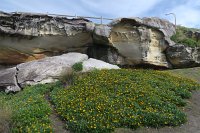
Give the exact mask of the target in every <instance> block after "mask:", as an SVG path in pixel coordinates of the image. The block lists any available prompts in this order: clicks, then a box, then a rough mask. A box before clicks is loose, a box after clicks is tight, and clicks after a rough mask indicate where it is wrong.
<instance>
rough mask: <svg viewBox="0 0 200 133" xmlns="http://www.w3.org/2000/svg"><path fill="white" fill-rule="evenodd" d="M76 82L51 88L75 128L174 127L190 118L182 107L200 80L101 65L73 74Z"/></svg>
mask: <svg viewBox="0 0 200 133" xmlns="http://www.w3.org/2000/svg"><path fill="white" fill-rule="evenodd" d="M75 78H76V80H75V82H74V85H72V86H70V87H68V88H67V89H64V88H63V89H61V88H57V89H54V90H53V91H52V92H51V97H52V100H53V102H54V104H55V107H56V110H57V112H58V113H59V115H61V116H62V117H63V119H65V120H66V121H67V125H68V128H69V129H70V130H72V131H74V132H111V131H112V130H114V128H120V127H128V128H138V127H140V126H152V127H160V126H165V125H169V126H176V125H180V124H182V123H184V122H186V115H185V114H184V113H183V112H181V111H180V109H179V107H181V106H184V105H185V101H184V100H183V98H189V97H190V96H191V92H190V91H191V90H193V89H197V88H199V87H200V86H199V84H197V83H195V82H193V81H191V80H187V79H184V78H181V77H174V76H172V75H170V74H169V73H166V72H160V71H152V70H125V69H121V70H102V71H93V72H91V73H88V74H87V75H85V76H84V75H82V76H79V77H75Z"/></svg>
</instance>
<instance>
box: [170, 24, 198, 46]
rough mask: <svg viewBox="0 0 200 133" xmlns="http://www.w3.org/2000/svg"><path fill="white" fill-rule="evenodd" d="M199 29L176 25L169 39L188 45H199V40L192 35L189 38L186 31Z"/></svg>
mask: <svg viewBox="0 0 200 133" xmlns="http://www.w3.org/2000/svg"><path fill="white" fill-rule="evenodd" d="M198 30H199V29H194V28H186V27H183V26H177V29H176V34H175V35H173V36H172V37H171V39H172V40H173V41H174V42H176V43H181V44H184V45H186V46H190V47H196V46H198V47H200V41H197V40H196V39H195V38H194V37H191V38H189V37H188V36H187V33H188V32H189V31H198Z"/></svg>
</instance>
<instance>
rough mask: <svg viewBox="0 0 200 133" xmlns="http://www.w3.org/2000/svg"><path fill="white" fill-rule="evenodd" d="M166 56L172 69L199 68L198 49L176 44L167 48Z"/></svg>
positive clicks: (199, 49) (199, 48)
mask: <svg viewBox="0 0 200 133" xmlns="http://www.w3.org/2000/svg"><path fill="white" fill-rule="evenodd" d="M166 55H167V58H168V61H169V62H170V63H171V64H173V67H174V68H185V67H195V66H200V47H196V48H191V47H187V46H184V45H182V44H177V45H174V46H171V47H169V48H168V49H167V51H166Z"/></svg>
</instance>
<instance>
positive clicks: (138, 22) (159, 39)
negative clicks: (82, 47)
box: [89, 18, 175, 67]
mask: <svg viewBox="0 0 200 133" xmlns="http://www.w3.org/2000/svg"><path fill="white" fill-rule="evenodd" d="M96 29H97V30H96ZM174 33H175V29H174V26H173V24H171V23H169V22H168V21H165V20H161V19H158V18H143V19H140V18H120V19H116V20H114V21H113V22H112V23H111V24H110V25H108V26H105V25H101V26H98V27H95V30H94V38H93V39H94V42H96V43H95V44H96V45H97V44H99V45H107V46H108V49H107V55H104V54H105V52H104V53H103V52H102V58H101V57H100V58H98V57H99V56H100V55H99V54H101V53H100V52H99V51H98V48H94V49H93V50H92V52H93V53H94V54H92V55H95V53H98V52H99V54H97V57H96V56H94V57H95V58H97V59H101V60H104V58H105V57H107V59H106V60H105V61H108V62H110V63H113V64H119V65H139V64H151V65H155V66H161V67H171V65H170V64H169V63H168V62H167V60H166V56H165V53H164V52H165V50H166V49H167V47H169V46H171V45H174V43H173V42H172V41H171V40H170V37H171V36H172V35H173V34H174ZM100 40H101V41H100ZM111 49H113V50H112V52H111ZM89 54H91V53H90V52H89Z"/></svg>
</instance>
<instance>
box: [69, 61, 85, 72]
mask: <svg viewBox="0 0 200 133" xmlns="http://www.w3.org/2000/svg"><path fill="white" fill-rule="evenodd" d="M72 68H73V70H74V71H75V72H80V71H82V70H83V63H82V62H78V63H75V64H74V65H73V66H72Z"/></svg>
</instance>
